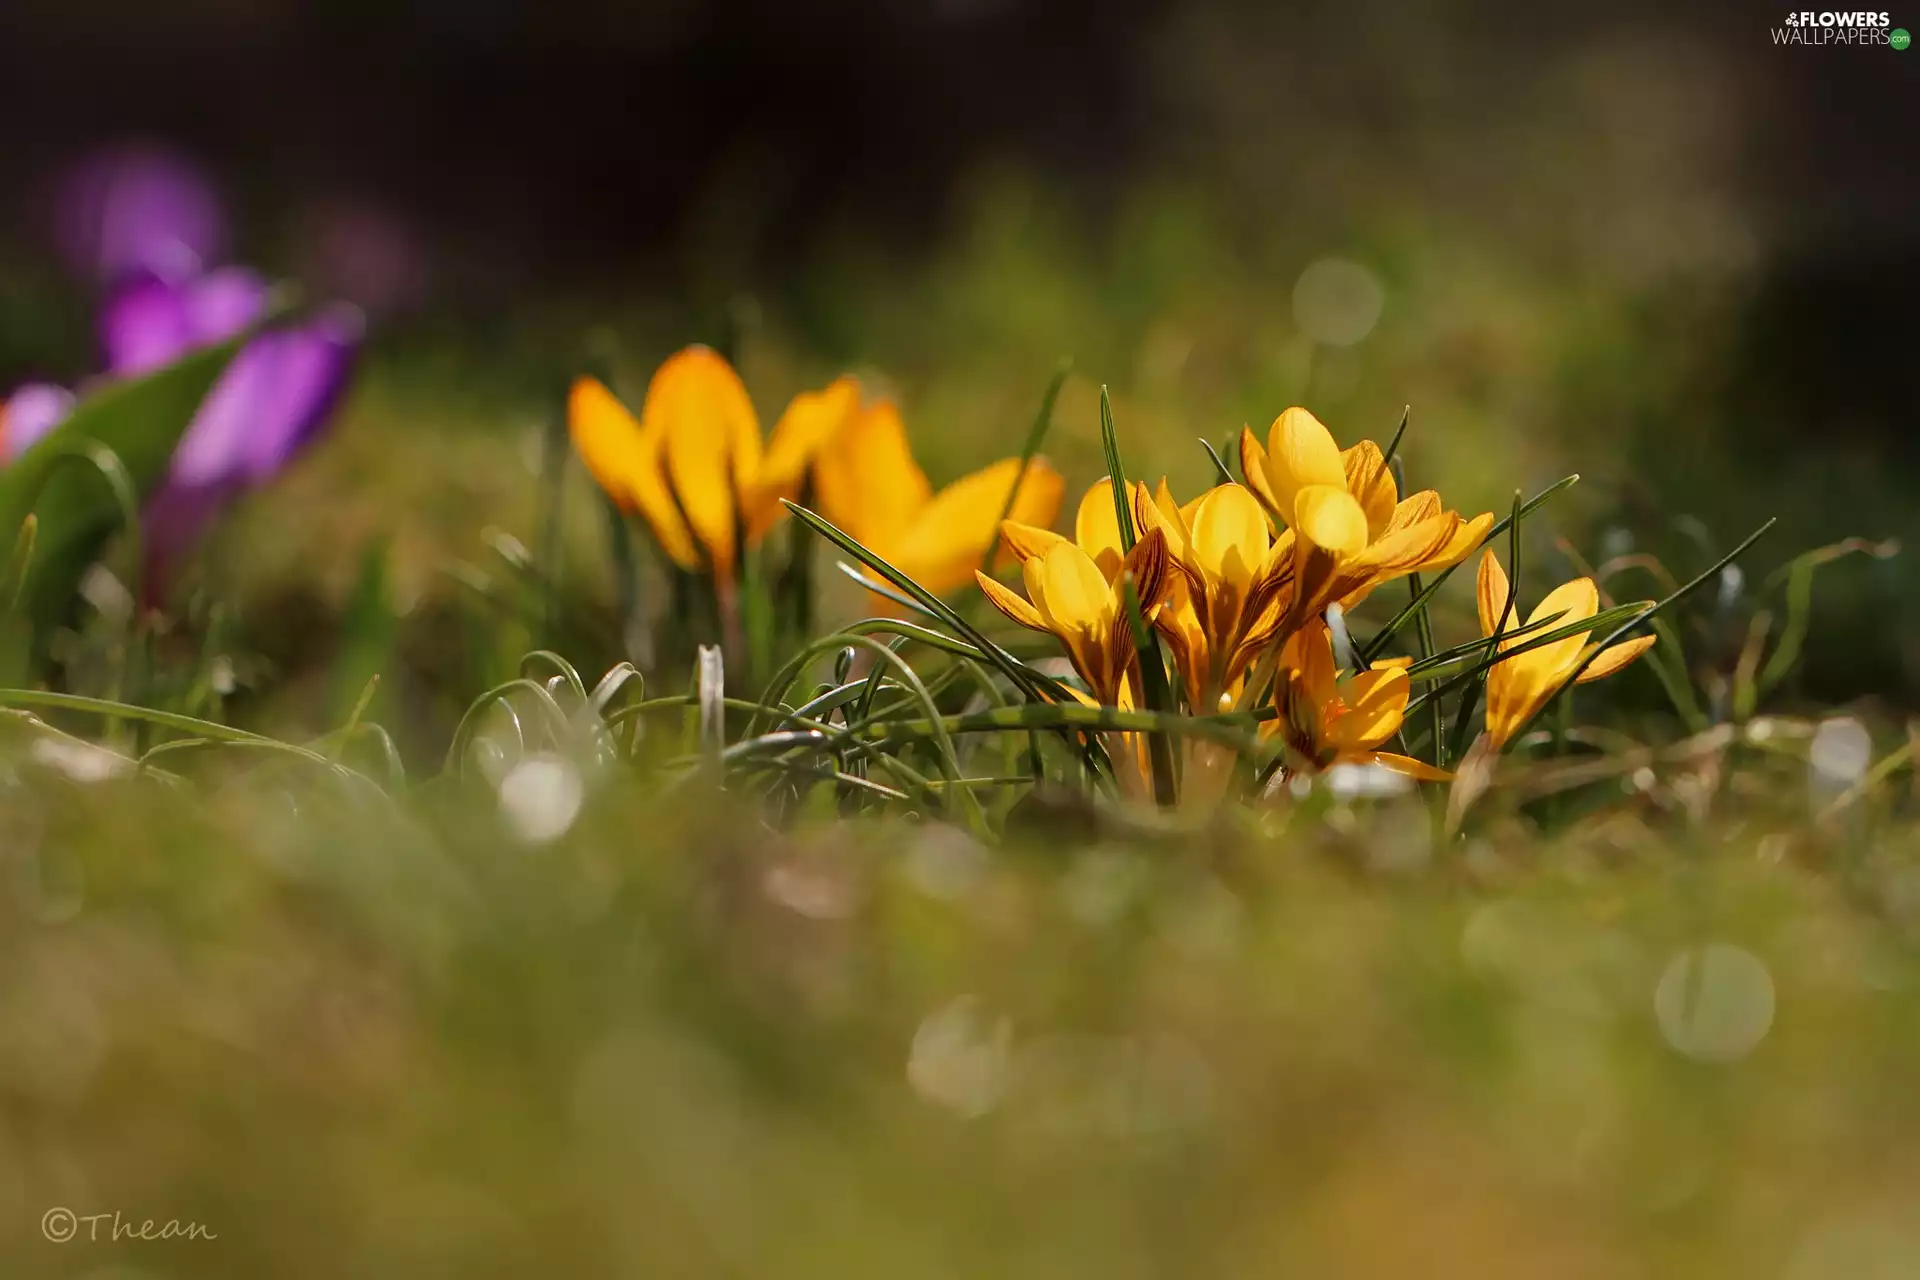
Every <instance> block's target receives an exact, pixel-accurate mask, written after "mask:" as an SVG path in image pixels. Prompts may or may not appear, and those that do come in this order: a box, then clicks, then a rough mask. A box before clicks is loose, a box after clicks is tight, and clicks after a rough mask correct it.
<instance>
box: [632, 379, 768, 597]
mask: <svg viewBox="0 0 1920 1280" xmlns="http://www.w3.org/2000/svg"><path fill="white" fill-rule="evenodd" d="M640 417H641V421H642V422H644V423H645V424H646V430H647V431H649V432H658V433H659V434H660V437H661V439H662V440H663V441H664V442H665V448H666V459H667V477H668V479H670V480H671V481H672V482H673V492H674V496H675V497H676V498H678V499H679V502H680V509H681V511H682V512H684V513H685V515H686V520H687V525H688V527H689V528H691V529H692V530H693V534H694V536H695V537H697V538H698V539H699V540H700V541H701V543H702V544H704V545H705V546H706V548H707V555H708V557H709V559H710V560H711V561H712V564H713V571H714V573H715V575H716V576H718V577H722V578H724V577H726V576H727V575H728V574H730V573H731V572H732V570H733V561H734V542H735V531H734V521H735V519H736V518H737V515H738V511H737V507H736V503H735V500H734V495H735V493H736V492H737V488H738V480H737V477H740V476H753V475H757V474H758V473H759V470H760V423H759V420H758V419H757V418H756V417H755V416H754V413H753V401H752V400H750V399H748V398H747V389H746V387H745V385H743V384H742V383H741V381H740V375H739V374H737V373H735V372H734V371H733V366H732V365H730V364H728V363H727V362H726V361H725V360H724V359H722V358H721V357H720V356H719V354H718V353H716V352H714V351H712V350H709V349H708V348H706V347H688V348H686V349H685V350H683V351H679V352H676V353H675V354H673V355H671V356H669V357H667V360H666V363H664V364H662V365H661V366H660V368H659V369H658V370H656V371H655V373H654V375H653V381H652V382H651V383H650V384H648V386H647V400H646V404H645V405H644V406H643V407H642V409H641V411H640Z"/></svg>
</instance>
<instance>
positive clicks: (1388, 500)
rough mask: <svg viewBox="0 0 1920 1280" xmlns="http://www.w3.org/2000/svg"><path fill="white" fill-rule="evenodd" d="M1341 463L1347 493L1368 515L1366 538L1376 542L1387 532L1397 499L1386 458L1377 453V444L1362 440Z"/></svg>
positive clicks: (1378, 447) (1396, 489)
mask: <svg viewBox="0 0 1920 1280" xmlns="http://www.w3.org/2000/svg"><path fill="white" fill-rule="evenodd" d="M1340 461H1341V464H1342V465H1343V466H1344V467H1345V469H1346V485H1347V492H1348V493H1351V494H1352V495H1353V496H1354V500H1355V501H1357V502H1358V503H1359V504H1360V509H1361V510H1362V511H1365V512H1366V513H1367V537H1368V538H1369V539H1378V538H1379V537H1380V535H1381V534H1383V533H1385V532H1386V531H1387V524H1388V522H1390V521H1391V520H1392V519H1393V512H1394V507H1395V504H1397V503H1398V502H1399V500H1400V492H1399V489H1398V488H1397V487H1396V486H1395V485H1394V483H1393V472H1392V471H1391V470H1390V469H1389V468H1388V466H1387V459H1386V456H1385V455H1384V454H1382V453H1381V452H1380V446H1379V445H1377V444H1375V443H1374V442H1373V441H1371V440H1362V441H1361V442H1360V443H1359V444H1357V445H1355V446H1353V448H1351V449H1348V450H1347V451H1346V452H1345V453H1342V454H1341V455H1340Z"/></svg>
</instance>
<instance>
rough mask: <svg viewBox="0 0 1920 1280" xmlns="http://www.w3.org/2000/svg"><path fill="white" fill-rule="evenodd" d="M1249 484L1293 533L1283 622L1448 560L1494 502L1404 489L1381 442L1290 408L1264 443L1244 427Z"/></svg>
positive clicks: (1468, 543) (1469, 547) (1473, 539)
mask: <svg viewBox="0 0 1920 1280" xmlns="http://www.w3.org/2000/svg"><path fill="white" fill-rule="evenodd" d="M1240 466H1241V469H1242V471H1243V472H1244V473H1245V474H1246V478H1247V486H1248V487H1249V488H1250V489H1252V490H1253V492H1254V493H1255V494H1256V495H1257V496H1258V497H1259V499H1260V501H1261V503H1262V505H1264V506H1265V507H1266V509H1267V511H1268V512H1269V513H1271V514H1272V515H1273V517H1274V518H1275V519H1276V520H1278V521H1280V522H1281V523H1282V524H1284V525H1286V526H1287V528H1289V529H1291V530H1292V531H1293V533H1294V535H1295V540H1296V541H1295V552H1294V554H1295V563H1296V572H1295V578H1296V583H1295V592H1294V602H1293V610H1292V618H1291V619H1290V621H1289V623H1288V629H1291V627H1292V626H1294V625H1297V624H1298V623H1299V622H1300V621H1302V620H1304V619H1306V618H1309V617H1312V616H1314V615H1317V614H1319V613H1320V612H1322V611H1323V610H1324V609H1325V608H1326V607H1327V605H1329V604H1331V603H1334V602H1339V603H1341V604H1343V605H1346V606H1349V607H1351V606H1352V605H1355V604H1358V603H1359V602H1360V601H1361V600H1362V599H1364V598H1365V597H1366V596H1367V594H1368V593H1369V592H1370V591H1372V590H1373V589H1374V588H1375V587H1377V586H1379V585H1380V584H1381V583H1382V582H1386V581H1388V580H1390V579H1393V578H1397V577H1400V576H1402V575H1404V574H1408V573H1423V572H1428V571H1431V570H1438V569H1446V568H1450V567H1451V566H1453V565H1455V564H1458V563H1459V562H1460V561H1462V560H1464V559H1465V558H1466V557H1467V556H1468V555H1470V554H1472V552H1473V549H1474V548H1475V547H1477V546H1479V545H1480V543H1481V541H1482V540H1483V539H1484V538H1485V537H1486V536H1487V531H1488V530H1489V529H1490V528H1492V527H1493V515H1492V513H1491V512H1488V513H1486V514H1482V515H1478V516H1475V517H1473V518H1472V519H1471V520H1469V519H1466V518H1464V517H1462V516H1461V515H1460V513H1459V512H1457V511H1448V510H1445V509H1443V508H1442V506H1441V503H1440V495H1439V494H1437V493H1435V492H1434V491H1433V490H1431V489H1425V490H1422V491H1421V492H1419V493H1416V494H1413V495H1412V496H1411V497H1408V498H1405V499H1402V498H1401V497H1400V496H1399V487H1398V486H1397V485H1396V484H1395V483H1394V480H1393V473H1392V471H1391V469H1390V468H1389V467H1388V466H1387V462H1386V458H1385V456H1384V455H1383V454H1382V453H1381V450H1380V446H1379V445H1377V444H1375V443H1374V442H1373V441H1371V440H1362V441H1361V442H1360V443H1359V444H1357V445H1354V446H1353V447H1352V448H1351V449H1347V450H1345V451H1344V452H1343V451H1342V450H1341V448H1340V446H1339V445H1338V444H1336V443H1335V442H1334V439H1333V435H1332V434H1331V433H1330V432H1329V431H1328V430H1327V429H1326V427H1324V426H1323V425H1321V423H1320V420H1319V419H1318V418H1316V417H1314V416H1313V415H1312V414H1311V413H1309V412H1307V410H1305V409H1302V408H1298V407H1295V408H1291V409H1288V410H1287V411H1286V412H1285V413H1282V414H1281V415H1280V416H1279V417H1278V418H1276V419H1275V420H1274V423H1273V427H1272V429H1271V430H1270V431H1269V432H1268V435H1267V443H1266V447H1265V448H1262V447H1261V444H1260V442H1259V440H1257V439H1256V438H1255V437H1254V434H1253V432H1252V431H1251V430H1248V429H1244V428H1243V429H1242V430H1241V433H1240Z"/></svg>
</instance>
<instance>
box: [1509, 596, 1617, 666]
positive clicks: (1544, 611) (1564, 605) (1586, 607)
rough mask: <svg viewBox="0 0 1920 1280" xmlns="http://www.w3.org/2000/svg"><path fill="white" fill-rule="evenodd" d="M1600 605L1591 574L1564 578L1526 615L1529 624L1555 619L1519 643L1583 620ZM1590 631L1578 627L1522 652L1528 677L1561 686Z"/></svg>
mask: <svg viewBox="0 0 1920 1280" xmlns="http://www.w3.org/2000/svg"><path fill="white" fill-rule="evenodd" d="M1599 607H1600V592H1599V591H1598V589H1597V588H1595V587H1594V585H1593V579H1592V578H1575V579H1574V580H1573V581H1572V582H1563V583H1561V584H1560V585H1559V586H1557V587H1555V588H1554V589H1553V590H1552V591H1549V592H1548V593H1547V598H1546V599H1545V600H1542V601H1541V602H1540V603H1539V604H1538V605H1537V606H1535V607H1534V610H1533V612H1532V613H1530V614H1528V615H1527V622H1528V624H1529V625H1531V624H1533V623H1536V622H1546V621H1547V619H1549V618H1553V619H1555V621H1553V622H1552V623H1550V624H1549V625H1547V626H1546V627H1544V628H1543V629H1542V630H1541V632H1539V633H1536V635H1534V636H1528V637H1525V638H1524V639H1522V640H1520V641H1519V642H1518V643H1520V644H1525V643H1528V642H1529V641H1531V640H1534V639H1537V638H1538V636H1539V635H1541V634H1545V632H1547V631H1557V630H1559V629H1560V628H1561V627H1563V626H1566V625H1567V624H1568V623H1572V622H1584V621H1586V620H1587V619H1588V618H1591V617H1592V616H1593V615H1594V611H1595V610H1597V609H1598V608H1599ZM1590 634H1591V633H1590V632H1586V631H1578V632H1575V633H1574V634H1573V635H1570V636H1564V637H1562V638H1561V639H1559V640H1555V641H1554V642H1553V643H1552V644H1543V645H1541V646H1540V647H1539V648H1537V649H1530V650H1528V651H1527V652H1526V653H1523V654H1521V655H1519V657H1518V658H1517V659H1516V661H1518V662H1521V663H1523V664H1525V666H1526V669H1527V671H1528V673H1529V677H1530V678H1531V679H1533V680H1535V681H1538V682H1541V683H1546V684H1550V685H1551V686H1553V687H1555V688H1558V687H1559V685H1560V683H1561V681H1563V680H1564V679H1565V678H1566V674H1567V672H1569V671H1570V670H1572V669H1573V667H1574V666H1575V665H1576V664H1577V663H1578V662H1579V661H1580V649H1581V647H1582V646H1583V645H1585V644H1586V643H1587V637H1588V635H1590Z"/></svg>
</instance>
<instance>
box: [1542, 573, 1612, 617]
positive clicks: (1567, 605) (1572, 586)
mask: <svg viewBox="0 0 1920 1280" xmlns="http://www.w3.org/2000/svg"><path fill="white" fill-rule="evenodd" d="M1599 608H1600V591H1599V588H1597V587H1595V586H1594V585H1593V579H1592V578H1575V579H1574V580H1573V581H1571V582H1563V583H1561V584H1560V585H1559V586H1557V587H1555V588H1554V589H1553V590H1551V591H1549V592H1547V598H1546V599H1544V600H1542V601H1541V602H1540V603H1539V604H1537V605H1535V606H1534V608H1533V612H1532V613H1530V614H1528V615H1527V623H1528V625H1532V624H1533V623H1536V622H1544V621H1545V620H1546V619H1548V618H1553V617H1559V619H1560V621H1559V623H1557V624H1556V625H1558V626H1564V625H1566V624H1567V623H1569V622H1584V621H1586V620H1587V619H1588V618H1591V617H1592V616H1593V615H1594V613H1595V612H1596V611H1598V609H1599Z"/></svg>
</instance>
